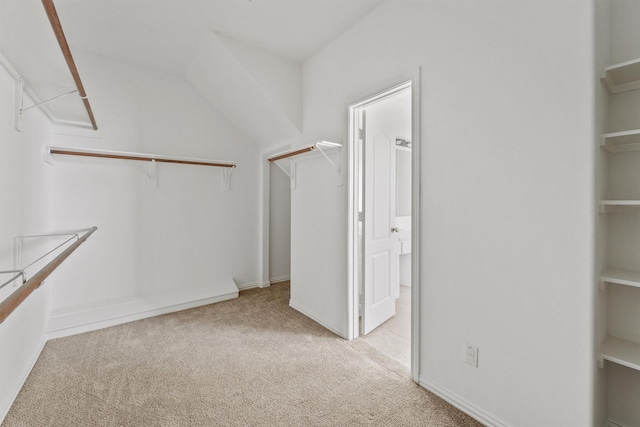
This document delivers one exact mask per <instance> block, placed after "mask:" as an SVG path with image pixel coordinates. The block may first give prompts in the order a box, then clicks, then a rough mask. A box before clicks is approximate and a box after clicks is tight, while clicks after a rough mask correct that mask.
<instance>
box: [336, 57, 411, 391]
mask: <svg viewBox="0 0 640 427" xmlns="http://www.w3.org/2000/svg"><path fill="white" fill-rule="evenodd" d="M420 71H421V70H420V68H418V70H417V71H416V72H415V73H413V74H412V75H410V76H409V77H408V78H405V79H397V80H396V82H398V81H400V82H401V83H396V84H391V85H387V86H384V89H383V90H380V91H378V92H374V93H373V94H372V95H368V96H364V97H362V98H360V99H359V100H358V101H356V102H354V103H352V104H350V105H349V107H348V111H349V146H348V152H349V156H348V159H349V160H348V165H347V169H348V178H349V193H348V198H349V201H348V206H349V207H348V222H349V224H348V233H349V235H348V250H347V256H348V263H347V264H348V295H347V339H349V340H352V339H355V338H357V337H358V336H360V322H359V317H360V310H359V305H360V298H359V289H358V285H359V283H360V278H361V275H362V272H361V271H360V269H359V268H358V260H359V258H360V252H361V250H362V248H361V247H360V245H359V236H358V227H359V218H358V216H359V215H358V210H359V209H358V205H359V198H360V177H359V174H358V171H359V168H358V162H359V158H360V150H359V148H358V138H359V130H358V129H359V126H358V111H359V110H361V109H362V108H364V107H365V106H367V105H368V104H371V103H373V102H376V101H378V100H380V99H382V98H384V97H387V96H389V95H391V94H393V93H396V92H398V91H400V90H403V89H406V88H407V87H411V140H412V153H411V373H412V376H413V379H414V381H416V382H418V381H419V375H420V309H419V308H420V208H421V206H420V152H421V144H420Z"/></svg>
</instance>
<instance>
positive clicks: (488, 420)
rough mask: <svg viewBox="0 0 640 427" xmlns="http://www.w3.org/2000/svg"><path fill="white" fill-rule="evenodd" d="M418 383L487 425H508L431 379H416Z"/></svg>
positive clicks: (504, 426) (488, 426) (501, 426)
mask: <svg viewBox="0 0 640 427" xmlns="http://www.w3.org/2000/svg"><path fill="white" fill-rule="evenodd" d="M418 384H420V386H422V387H424V388H425V389H427V390H429V391H430V392H432V393H433V394H435V395H436V396H438V397H440V398H442V399H443V400H445V401H447V402H448V403H449V404H451V405H452V406H454V407H456V408H458V409H459V410H461V411H462V412H464V413H465V414H467V415H469V416H470V417H472V418H474V419H475V420H477V421H478V422H480V423H481V424H483V425H485V426H487V427H508V426H509V425H508V424H506V423H505V422H503V421H500V420H499V419H497V418H495V417H494V416H492V415H489V414H487V413H486V412H484V411H483V410H481V409H480V408H478V407H476V406H474V405H472V404H470V403H469V402H467V401H466V400H464V399H463V398H461V397H460V396H458V395H457V394H455V393H452V392H450V391H449V390H447V389H446V388H444V387H442V386H440V385H438V384H436V383H434V382H432V381H428V380H425V379H420V381H418Z"/></svg>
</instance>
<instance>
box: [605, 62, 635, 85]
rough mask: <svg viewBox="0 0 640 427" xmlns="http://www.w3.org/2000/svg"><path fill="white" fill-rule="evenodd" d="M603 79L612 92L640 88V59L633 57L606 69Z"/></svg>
mask: <svg viewBox="0 0 640 427" xmlns="http://www.w3.org/2000/svg"><path fill="white" fill-rule="evenodd" d="M602 81H603V82H604V83H605V84H606V85H607V87H608V88H609V90H610V91H611V93H620V92H626V91H629V90H634V89H640V59H633V60H631V61H627V62H621V63H620V64H615V65H611V66H609V67H606V68H605V69H604V73H603V76H602Z"/></svg>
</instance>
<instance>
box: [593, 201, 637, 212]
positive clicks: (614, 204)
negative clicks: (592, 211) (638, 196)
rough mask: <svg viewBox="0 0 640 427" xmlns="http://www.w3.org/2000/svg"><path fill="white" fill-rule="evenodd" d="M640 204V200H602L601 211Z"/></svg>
mask: <svg viewBox="0 0 640 427" xmlns="http://www.w3.org/2000/svg"><path fill="white" fill-rule="evenodd" d="M638 206H640V200H601V201H600V213H607V212H611V210H612V209H615V208H625V207H630V208H634V207H638Z"/></svg>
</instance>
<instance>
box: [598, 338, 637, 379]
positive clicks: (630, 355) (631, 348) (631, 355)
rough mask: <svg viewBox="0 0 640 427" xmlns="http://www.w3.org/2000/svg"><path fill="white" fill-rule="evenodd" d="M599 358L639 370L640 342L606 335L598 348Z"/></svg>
mask: <svg viewBox="0 0 640 427" xmlns="http://www.w3.org/2000/svg"><path fill="white" fill-rule="evenodd" d="M600 360H608V361H610V362H613V363H617V364H619V365H622V366H626V367H627V368H631V369H635V370H638V371H640V344H639V343H637V342H633V341H627V340H623V339H622V338H617V337H612V336H608V337H607V338H606V339H605V340H604V343H603V344H602V348H601V349H600Z"/></svg>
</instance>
